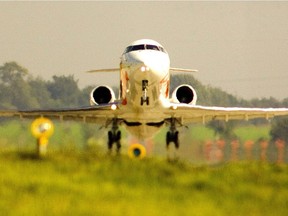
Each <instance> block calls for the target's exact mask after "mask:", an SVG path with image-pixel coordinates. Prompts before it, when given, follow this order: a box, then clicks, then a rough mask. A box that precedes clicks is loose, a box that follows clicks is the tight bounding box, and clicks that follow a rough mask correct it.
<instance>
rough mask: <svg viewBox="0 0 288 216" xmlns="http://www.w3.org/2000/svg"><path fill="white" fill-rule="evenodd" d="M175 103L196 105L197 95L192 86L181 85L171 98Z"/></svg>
mask: <svg viewBox="0 0 288 216" xmlns="http://www.w3.org/2000/svg"><path fill="white" fill-rule="evenodd" d="M171 100H172V102H173V103H185V104H192V105H195V104H196V101H197V94H196V91H195V89H194V88H193V87H192V86H190V85H186V84H184V85H180V86H178V87H177V88H176V89H175V90H174V91H173V93H172V98H171Z"/></svg>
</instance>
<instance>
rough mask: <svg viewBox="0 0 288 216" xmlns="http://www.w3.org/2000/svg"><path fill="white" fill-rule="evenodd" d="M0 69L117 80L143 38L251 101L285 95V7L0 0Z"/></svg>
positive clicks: (206, 80) (176, 63) (82, 80)
mask: <svg viewBox="0 0 288 216" xmlns="http://www.w3.org/2000/svg"><path fill="white" fill-rule="evenodd" d="M0 10H1V12H0V29H1V33H0V53H1V54H0V65H3V64H4V63H5V62H8V61H16V62H18V63H19V64H20V65H22V66H24V67H26V68H27V69H28V70H29V71H30V73H31V74H33V76H34V77H36V76H41V77H43V78H45V79H50V78H51V77H52V76H53V75H68V74H74V76H75V78H76V79H78V80H79V84H80V86H82V87H83V86H86V85H97V84H110V85H111V84H113V85H117V84H118V83H119V76H118V74H114V75H113V74H108V75H107V74H86V73H85V71H87V70H91V69H99V68H115V67H118V66H119V61H120V59H119V57H120V56H121V54H122V52H123V50H124V49H125V47H126V46H128V45H129V44H130V43H131V42H132V41H135V40H138V39H142V38H149V39H154V40H156V41H158V42H159V43H161V44H162V45H163V46H164V47H165V49H166V50H167V51H168V53H169V55H170V60H171V66H173V67H181V68H191V69H198V70H199V72H198V73H197V74H195V77H196V78H197V79H198V80H200V81H201V82H203V84H209V85H210V86H213V87H220V88H222V89H223V90H225V91H227V92H229V93H232V94H234V95H236V96H239V97H242V98H245V99H251V98H253V97H270V96H273V97H275V98H277V99H283V98H286V97H288V85H287V83H288V2H226V1H225V2H163V1H160V2H0Z"/></svg>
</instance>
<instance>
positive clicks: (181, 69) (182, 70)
mask: <svg viewBox="0 0 288 216" xmlns="http://www.w3.org/2000/svg"><path fill="white" fill-rule="evenodd" d="M170 71H172V72H198V70H193V69H184V68H170Z"/></svg>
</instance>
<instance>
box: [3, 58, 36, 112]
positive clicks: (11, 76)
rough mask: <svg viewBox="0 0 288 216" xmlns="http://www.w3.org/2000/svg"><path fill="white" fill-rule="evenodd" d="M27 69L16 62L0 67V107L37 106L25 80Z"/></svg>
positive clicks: (19, 107)
mask: <svg viewBox="0 0 288 216" xmlns="http://www.w3.org/2000/svg"><path fill="white" fill-rule="evenodd" d="M27 77H28V70H27V69H26V68H24V67H22V66H20V65H19V64H18V63H16V62H8V63H5V64H4V65H3V66H1V67H0V90H1V94H0V102H1V104H0V106H1V107H2V108H18V109H29V108H35V107H36V108H37V107H39V104H38V103H37V100H35V98H33V97H32V96H31V87H30V86H29V84H28V83H27V82H26V79H27Z"/></svg>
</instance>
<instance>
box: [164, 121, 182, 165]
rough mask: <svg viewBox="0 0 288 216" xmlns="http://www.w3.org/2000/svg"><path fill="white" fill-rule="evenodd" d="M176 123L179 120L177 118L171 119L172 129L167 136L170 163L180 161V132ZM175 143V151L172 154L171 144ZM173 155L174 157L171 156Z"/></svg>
mask: <svg viewBox="0 0 288 216" xmlns="http://www.w3.org/2000/svg"><path fill="white" fill-rule="evenodd" d="M176 123H177V119H176V118H171V119H170V128H169V131H168V132H167V134H166V147H167V159H168V161H175V160H176V161H177V160H178V159H179V155H178V151H177V150H178V149H179V131H178V130H176ZM171 142H172V143H174V145H175V150H174V151H172V152H171V150H170V149H169V145H170V143H171ZM171 153H172V155H171Z"/></svg>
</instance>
